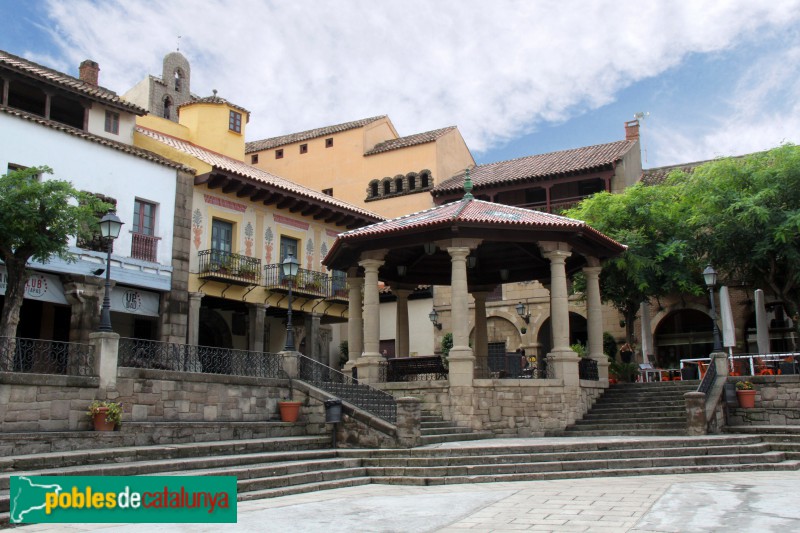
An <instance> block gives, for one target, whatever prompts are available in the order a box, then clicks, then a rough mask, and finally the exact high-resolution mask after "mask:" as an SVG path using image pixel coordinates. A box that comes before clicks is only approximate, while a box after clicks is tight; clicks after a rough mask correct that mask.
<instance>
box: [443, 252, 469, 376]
mask: <svg viewBox="0 0 800 533" xmlns="http://www.w3.org/2000/svg"><path fill="white" fill-rule="evenodd" d="M447 253H449V254H450V265H451V275H450V291H451V297H450V309H451V316H452V326H453V347H452V348H451V349H450V356H449V361H450V385H451V386H455V387H471V386H472V378H473V375H474V366H475V356H474V355H473V353H472V349H471V348H470V347H469V305H468V303H467V302H468V299H467V295H468V294H469V293H468V287H467V256H468V255H469V248H468V247H466V246H454V247H450V248H447Z"/></svg>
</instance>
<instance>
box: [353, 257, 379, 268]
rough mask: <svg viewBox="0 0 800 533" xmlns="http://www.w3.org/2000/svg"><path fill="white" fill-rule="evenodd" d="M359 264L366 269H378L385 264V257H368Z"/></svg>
mask: <svg viewBox="0 0 800 533" xmlns="http://www.w3.org/2000/svg"><path fill="white" fill-rule="evenodd" d="M358 264H359V265H361V266H362V267H364V270H374V271H377V270H378V269H379V268H380V267H382V266H383V259H373V258H366V259H362V260H361V261H359V262H358Z"/></svg>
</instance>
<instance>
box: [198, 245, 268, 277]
mask: <svg viewBox="0 0 800 533" xmlns="http://www.w3.org/2000/svg"><path fill="white" fill-rule="evenodd" d="M197 257H198V258H199V259H200V277H201V278H207V279H218V280H222V281H230V282H233V283H240V284H245V285H259V284H260V283H261V259H258V258H255V257H248V256H246V255H239V254H233V253H230V252H223V251H221V250H200V251H199V252H197Z"/></svg>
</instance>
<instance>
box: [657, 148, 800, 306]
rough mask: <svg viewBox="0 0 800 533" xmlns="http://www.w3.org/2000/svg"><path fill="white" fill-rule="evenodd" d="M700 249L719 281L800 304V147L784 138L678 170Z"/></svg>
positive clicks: (677, 182) (676, 182) (675, 178)
mask: <svg viewBox="0 0 800 533" xmlns="http://www.w3.org/2000/svg"><path fill="white" fill-rule="evenodd" d="M668 184H669V185H671V186H672V187H673V188H675V189H677V190H679V191H680V193H681V195H682V198H683V203H684V204H685V206H686V212H687V217H686V224H685V225H686V226H687V228H688V229H689V230H690V231H691V232H692V233H691V237H692V240H693V243H694V244H695V250H696V253H697V254H699V255H704V256H705V260H706V261H707V262H708V263H711V264H712V265H714V268H715V269H716V270H717V272H719V273H720V275H721V279H720V283H722V284H729V283H744V284H746V285H749V286H753V287H757V288H762V289H764V290H765V291H767V292H771V293H772V294H773V295H774V296H775V297H776V298H777V299H779V300H782V301H783V302H785V303H786V304H787V311H788V312H789V314H790V315H794V314H796V313H797V312H798V309H800V308H799V307H798V305H800V147H797V146H794V145H791V144H786V145H783V146H780V147H778V148H774V149H772V150H769V151H768V152H762V153H758V154H752V155H749V156H747V157H744V158H726V159H719V160H716V161H712V162H710V163H707V164H705V165H702V166H700V167H697V168H696V169H695V170H694V172H693V173H692V174H689V175H687V174H683V173H680V172H675V173H673V174H672V175H670V178H669V180H668Z"/></svg>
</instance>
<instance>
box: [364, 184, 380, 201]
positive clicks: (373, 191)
mask: <svg viewBox="0 0 800 533" xmlns="http://www.w3.org/2000/svg"><path fill="white" fill-rule="evenodd" d="M379 183H380V182H379V181H378V180H372V181H370V182H369V192H368V193H367V194H368V195H369V198H377V197H378V194H379V193H378V185H379Z"/></svg>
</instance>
